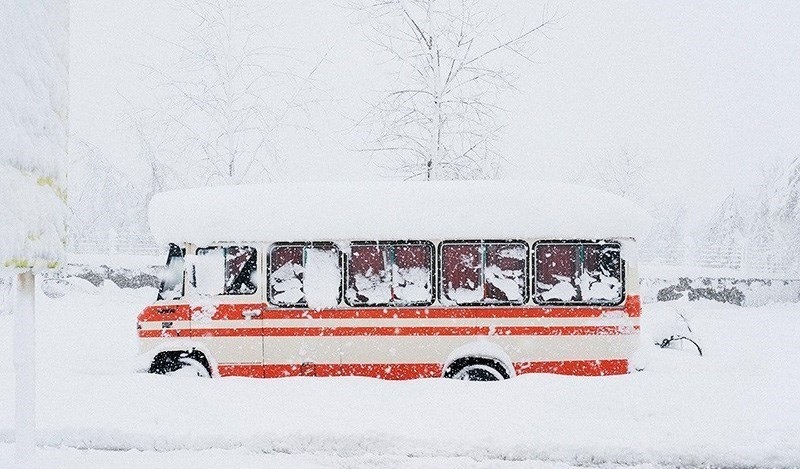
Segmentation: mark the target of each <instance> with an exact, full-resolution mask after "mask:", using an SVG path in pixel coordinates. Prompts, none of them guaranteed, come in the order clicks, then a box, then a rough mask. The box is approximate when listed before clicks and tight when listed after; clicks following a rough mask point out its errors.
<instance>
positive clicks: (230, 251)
mask: <svg viewBox="0 0 800 469" xmlns="http://www.w3.org/2000/svg"><path fill="white" fill-rule="evenodd" d="M191 261H192V264H193V267H194V269H193V271H194V282H193V283H194V291H195V292H196V293H198V294H200V295H204V296H209V295H252V294H253V293H255V292H256V290H257V286H256V278H255V277H256V275H257V270H258V256H257V253H256V249H255V248H252V247H249V246H230V247H220V246H217V247H210V248H201V249H198V250H197V253H196V255H195V256H192V258H191Z"/></svg>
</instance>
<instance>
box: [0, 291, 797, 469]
mask: <svg viewBox="0 0 800 469" xmlns="http://www.w3.org/2000/svg"><path fill="white" fill-rule="evenodd" d="M37 301H38V304H39V305H40V307H41V309H40V311H39V312H38V313H39V314H38V315H37V321H38V323H37V334H38V337H37V339H38V340H37V344H38V346H39V349H38V354H37V356H38V357H39V363H38V366H39V370H40V376H41V381H40V388H39V391H38V401H37V405H38V406H39V408H40V409H41V410H40V412H39V413H38V418H39V425H38V428H39V433H38V439H39V442H40V444H42V445H45V446H48V447H49V448H48V449H45V450H44V451H45V452H51V451H52V452H61V451H63V452H64V453H68V452H69V451H70V449H68V448H94V449H103V450H108V452H107V453H104V454H106V455H110V454H112V453H113V454H114V455H118V456H113V457H120V458H121V461H123V462H124V461H128V462H129V463H130V461H135V460H136V458H137V457H138V456H137V455H141V454H143V453H138V452H136V451H134V452H125V451H120V450H127V449H134V450H141V451H142V452H144V453H146V454H154V453H156V452H158V454H161V455H164V456H163V457H164V458H165V459H164V460H163V461H164V464H162V466H165V467H186V465H182V463H181V462H180V461H181V458H182V457H185V456H186V455H187V452H186V451H197V452H200V453H202V452H205V451H213V450H242V451H244V452H246V453H249V454H285V455H295V456H297V457H301V456H302V455H309V454H316V455H318V456H319V457H320V462H319V464H318V465H312V466H311V467H362V466H367V467H369V466H368V465H367V463H366V461H367V460H374V461H378V462H380V461H385V459H382V458H390V457H397V458H401V457H411V458H426V457H442V458H465V459H468V460H472V461H483V462H484V464H483V465H481V466H479V467H482V468H484V469H485V468H488V467H492V468H494V467H500V466H499V463H498V461H509V460H517V461H551V462H561V463H566V464H581V465H585V466H595V465H603V464H627V465H635V464H645V465H646V464H656V465H659V464H660V465H665V466H670V467H671V466H694V467H710V466H719V467H795V466H798V465H800V442H798V440H797V436H796V435H797V434H798V433H800V398H798V395H797V389H798V387H800V368H799V367H797V365H796V364H797V362H798V359H800V346H798V342H797V338H796V335H797V332H796V331H797V324H798V314H797V311H798V307H797V306H796V305H775V306H770V307H764V308H741V307H736V306H731V305H722V304H718V303H713V302H708V301H699V302H691V303H682V304H680V306H681V307H682V308H683V309H684V312H685V314H686V317H687V319H689V321H690V323H691V326H692V330H693V331H694V332H695V333H696V334H697V337H699V338H701V339H702V341H703V342H702V343H703V352H704V356H703V357H699V356H698V354H697V353H696V352H694V351H692V350H690V349H689V348H688V347H687V349H686V350H685V351H680V350H668V349H664V350H662V349H659V348H657V347H655V346H654V345H653V344H652V341H653V339H652V338H653V337H654V336H657V335H658V330H659V329H660V326H659V323H660V322H663V321H664V320H666V319H667V318H669V317H671V316H673V315H674V309H673V305H671V304H657V305H647V306H646V307H645V309H644V312H643V316H642V334H641V337H642V339H643V344H644V351H645V355H646V358H647V367H646V368H645V371H644V372H641V373H632V374H628V375H620V376H610V377H602V378H594V377H591V378H587V377H574V376H558V375H524V376H519V377H517V378H515V379H513V380H509V381H503V382H498V383H465V382H454V381H450V380H444V379H423V380H413V381H400V382H397V381H381V380H376V379H370V378H356V377H342V378H302V377H299V378H286V379H272V380H258V379H246V378H225V379H218V380H194V379H188V378H175V379H172V378H170V377H161V376H151V375H141V374H134V373H133V372H132V371H131V370H132V369H133V364H132V361H133V359H134V358H135V357H136V356H137V354H138V347H137V340H136V330H135V317H136V314H137V313H138V312H139V311H140V310H141V308H142V307H143V306H145V305H146V304H148V303H149V300H148V299H145V298H143V297H141V298H140V297H135V296H130V295H126V294H125V291H124V290H121V289H116V288H108V289H104V291H102V292H101V294H93V295H82V294H80V293H79V292H73V293H71V294H68V295H66V296H64V297H63V298H62V299H60V300H52V299H49V298H46V297H44V296H41V297H39V298H37ZM10 326H11V317H9V316H0V443H2V442H10V441H11V438H12V437H11V434H12V432H11V426H12V425H13V405H12V404H11V402H12V396H13V372H12V367H11V349H10V345H9V342H10V340H9V339H10V335H11V327H10ZM0 447H2V444H0ZM57 448H61V449H57ZM112 450H116V451H112ZM173 450H174V452H173V453H168V452H169V451H173ZM0 453H2V449H1V448H0ZM107 457H112V456H107ZM340 458H344V459H347V460H346V461H344V460H341V459H340ZM336 461H338V462H339V463H340V464H337V463H336ZM356 461H362V462H363V464H362V463H357V462H356ZM3 462H4V459H3V457H2V454H0V467H4V466H3ZM236 462H238V460H236V459H234V460H233V461H228V462H227V463H225V464H222V466H238V465H237V464H236ZM348 462H350V463H352V464H349V465H348V464H347V463H348ZM378 462H376V463H375V466H376V467H397V465H394V464H390V463H387V464H382V465H381V464H379V463H378ZM65 466H66V467H72V466H70V465H66V464H52V465H49V466H46V467H65ZM74 467H93V466H92V465H91V464H84V465H82V466H81V465H79V464H77V463H76V465H75V466H74ZM95 467H127V466H125V465H124V464H122V465H115V464H99V463H98V464H97V465H95ZM130 467H139V466H137V465H136V464H133V463H130ZM201 467H211V466H208V465H206V466H201ZM239 467H242V466H239ZM254 467H264V465H261V466H259V465H257V464H255V465H254ZM281 467H284V466H281ZM286 467H293V466H291V465H288V466H286ZM400 467H404V466H402V465H400ZM410 467H418V466H413V465H411V466H410ZM434 467H436V466H434ZM438 467H464V466H461V465H460V464H458V462H453V461H452V460H451V461H446V462H443V464H441V465H440V466H438ZM467 467H468V466H467ZM522 467H539V466H538V465H537V464H533V463H531V464H530V465H528V466H522Z"/></svg>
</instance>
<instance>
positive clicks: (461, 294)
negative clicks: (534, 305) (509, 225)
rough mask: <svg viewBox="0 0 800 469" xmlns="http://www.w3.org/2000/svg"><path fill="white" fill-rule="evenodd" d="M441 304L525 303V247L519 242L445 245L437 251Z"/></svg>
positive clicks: (526, 255) (455, 243) (526, 249)
mask: <svg viewBox="0 0 800 469" xmlns="http://www.w3.org/2000/svg"><path fill="white" fill-rule="evenodd" d="M441 256H442V258H441V263H442V267H441V272H442V276H441V277H442V278H441V289H442V290H441V292H442V293H441V300H442V302H443V303H445V304H448V303H449V304H458V305H480V304H522V303H525V301H527V293H528V292H527V281H526V278H527V262H526V261H527V257H528V247H527V245H526V244H525V243H523V242H445V243H442V248H441Z"/></svg>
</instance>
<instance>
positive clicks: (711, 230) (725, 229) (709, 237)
mask: <svg viewBox="0 0 800 469" xmlns="http://www.w3.org/2000/svg"><path fill="white" fill-rule="evenodd" d="M741 206H742V201H741V199H740V197H739V196H738V194H737V193H736V191H735V190H734V191H732V192H731V193H730V194H728V195H727V196H726V197H725V198H724V199H723V200H722V202H721V203H720V204H719V206H718V207H717V209H716V211H715V212H714V214H713V215H712V216H711V218H709V219H708V221H707V222H706V223H705V224H704V225H703V226H702V227H701V229H700V232H699V234H698V236H697V237H696V240H697V245H698V247H699V248H700V249H701V252H702V253H704V254H705V256H706V257H707V259H706V261H707V262H710V263H712V264H713V265H718V266H721V267H723V266H724V267H734V268H738V267H742V261H744V259H742V258H741V257H740V254H741V253H742V252H743V249H744V247H745V246H746V245H747V237H748V224H747V223H746V222H745V218H744V217H743V216H742V214H741Z"/></svg>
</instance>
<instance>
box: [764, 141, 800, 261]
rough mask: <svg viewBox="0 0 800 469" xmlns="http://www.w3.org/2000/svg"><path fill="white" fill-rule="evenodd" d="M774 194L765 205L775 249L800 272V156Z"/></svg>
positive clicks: (780, 179)
mask: <svg viewBox="0 0 800 469" xmlns="http://www.w3.org/2000/svg"><path fill="white" fill-rule="evenodd" d="M770 195H771V196H770V197H769V199H768V200H767V201H765V203H767V204H768V205H769V212H768V214H769V215H768V220H769V222H771V228H770V231H771V235H772V236H773V237H774V246H775V249H776V251H777V252H779V253H780V255H781V256H782V257H783V258H785V259H792V260H793V262H792V264H793V265H791V266H790V267H792V268H794V269H795V270H796V271H800V257H799V256H800V157H796V158H795V159H794V160H792V161H791V162H790V163H789V164H788V165H787V166H786V167H785V169H784V170H783V171H782V172H781V173H780V175H779V176H778V177H777V178H775V182H774V185H773V189H772V191H771V194H770Z"/></svg>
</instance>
